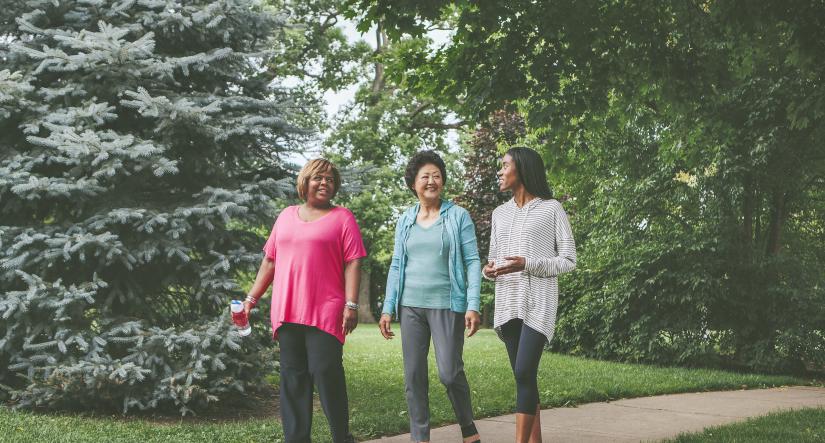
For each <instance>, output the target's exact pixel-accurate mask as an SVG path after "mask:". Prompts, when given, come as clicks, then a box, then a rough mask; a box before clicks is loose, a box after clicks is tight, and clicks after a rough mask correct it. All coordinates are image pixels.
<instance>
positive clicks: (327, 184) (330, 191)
mask: <svg viewBox="0 0 825 443" xmlns="http://www.w3.org/2000/svg"><path fill="white" fill-rule="evenodd" d="M333 195H335V176H334V175H332V171H331V170H329V169H327V170H326V171H322V172H319V173H317V174H314V175H312V176H311V177H309V183H307V202H308V203H313V204H316V205H318V204H326V203H329V201H330V200H331V199H332V196H333Z"/></svg>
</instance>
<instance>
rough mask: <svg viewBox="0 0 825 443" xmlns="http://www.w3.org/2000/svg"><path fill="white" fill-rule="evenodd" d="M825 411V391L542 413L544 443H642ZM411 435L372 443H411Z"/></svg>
mask: <svg viewBox="0 0 825 443" xmlns="http://www.w3.org/2000/svg"><path fill="white" fill-rule="evenodd" d="M806 407H825V388H815V387H806V386H794V387H785V388H772V389H755V390H745V391H723V392H701V393H695V394H673V395H660V396H656V397H643V398H634V399H628V400H617V401H612V402H607V403H589V404H584V405H581V406H579V407H575V408H555V409H545V410H543V411H541V425H542V436H543V437H544V441H546V442H553V443H555V442H602V441H611V442H638V441H657V440H662V439H665V438H671V437H675V436H676V435H678V434H679V433H681V432H696V431H701V430H702V429H704V428H706V427H709V426H716V425H722V424H727V423H732V422H736V421H741V420H744V419H746V418H747V417H753V416H758V415H764V414H767V413H769V412H773V411H779V410H787V409H799V408H806ZM515 422H516V418H515V415H512V414H511V415H504V416H501V417H491V418H486V419H482V420H477V421H476V426H478V429H479V432H480V433H481V441H482V442H484V443H508V442H512V441H513V435H514V433H515ZM430 438H431V439H432V442H433V443H441V442H461V431H460V430H459V428H458V425H450V426H445V427H443V428H438V429H433V430H432V433H431V435H430ZM409 441H410V434H405V435H397V436H394V437H385V438H382V439H380V440H373V442H383V443H391V442H393V443H395V442H397V443H402V442H403V443H407V442H409Z"/></svg>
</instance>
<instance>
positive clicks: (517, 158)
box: [507, 146, 553, 200]
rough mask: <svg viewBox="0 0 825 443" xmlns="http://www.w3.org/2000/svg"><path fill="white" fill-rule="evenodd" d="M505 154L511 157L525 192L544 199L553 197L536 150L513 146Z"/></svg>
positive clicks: (542, 162)
mask: <svg viewBox="0 0 825 443" xmlns="http://www.w3.org/2000/svg"><path fill="white" fill-rule="evenodd" d="M507 155H509V156H510V158H512V159H513V165H514V166H515V167H516V173H517V174H518V178H519V181H521V184H523V185H524V189H526V190H527V192H529V193H531V194H533V195H535V196H536V197H540V198H543V199H544V200H549V199H551V198H553V191H551V190H550V185H549V184H547V172H546V171H545V170H544V161H543V160H542V159H541V156H540V155H539V153H538V152H536V151H534V150H532V149H530V148H526V147H524V146H514V147H512V148H510V149H509V150H508V151H507Z"/></svg>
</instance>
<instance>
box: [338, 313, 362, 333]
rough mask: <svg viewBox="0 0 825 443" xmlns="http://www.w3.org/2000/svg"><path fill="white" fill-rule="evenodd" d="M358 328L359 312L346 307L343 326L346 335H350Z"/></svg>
mask: <svg viewBox="0 0 825 443" xmlns="http://www.w3.org/2000/svg"><path fill="white" fill-rule="evenodd" d="M356 326H358V311H356V310H355V309H350V308H347V307H344V322H343V324H342V325H341V327H342V328H344V335H347V334H349V333H350V332H352V331H354V330H355V327H356Z"/></svg>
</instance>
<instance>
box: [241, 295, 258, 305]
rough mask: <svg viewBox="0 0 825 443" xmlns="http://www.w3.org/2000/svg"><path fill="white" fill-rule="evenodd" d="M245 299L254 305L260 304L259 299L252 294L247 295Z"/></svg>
mask: <svg viewBox="0 0 825 443" xmlns="http://www.w3.org/2000/svg"><path fill="white" fill-rule="evenodd" d="M244 301H245V302H247V303H249V304H250V305H252V306H255V305H257V304H258V299H257V298H255V297H254V296H253V295H252V294H249V295H247V296H246V298H245V299H244Z"/></svg>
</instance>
